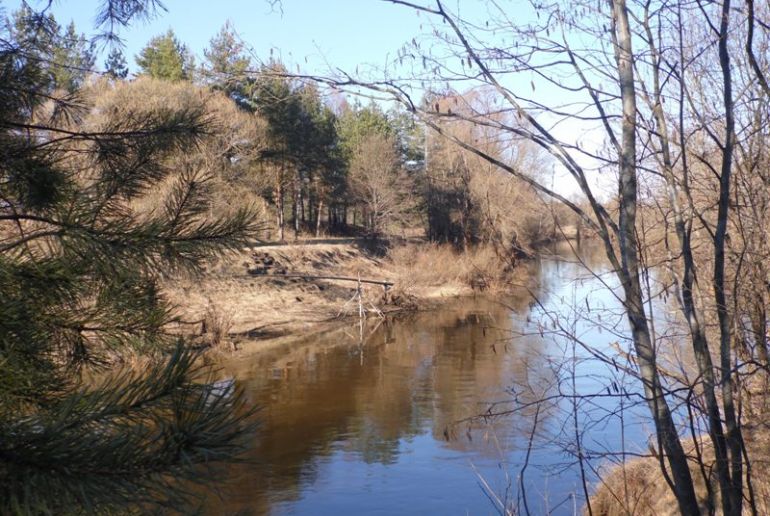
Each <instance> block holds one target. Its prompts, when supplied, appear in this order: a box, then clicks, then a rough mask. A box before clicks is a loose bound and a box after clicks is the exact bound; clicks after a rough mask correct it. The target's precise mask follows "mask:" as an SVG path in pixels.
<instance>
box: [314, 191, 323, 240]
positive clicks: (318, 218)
mask: <svg viewBox="0 0 770 516" xmlns="http://www.w3.org/2000/svg"><path fill="white" fill-rule="evenodd" d="M323 209H324V200H323V199H320V198H319V199H318V208H317V209H316V212H315V213H316V215H315V236H316V237H318V236H320V235H321V212H322V211H323Z"/></svg>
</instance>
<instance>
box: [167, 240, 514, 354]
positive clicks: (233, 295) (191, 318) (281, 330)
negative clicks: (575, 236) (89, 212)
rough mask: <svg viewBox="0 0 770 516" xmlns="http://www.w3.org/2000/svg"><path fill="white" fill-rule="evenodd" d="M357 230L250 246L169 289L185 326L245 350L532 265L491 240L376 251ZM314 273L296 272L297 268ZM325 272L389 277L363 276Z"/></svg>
mask: <svg viewBox="0 0 770 516" xmlns="http://www.w3.org/2000/svg"><path fill="white" fill-rule="evenodd" d="M365 244H366V243H365V242H363V241H361V240H357V239H324V240H310V241H305V242H300V243H297V244H289V245H265V246H259V247H254V248H252V249H248V250H244V251H242V252H240V253H237V254H234V255H231V256H229V257H227V258H226V259H222V260H220V261H219V262H217V263H215V264H212V265H211V266H209V268H208V269H207V271H206V273H205V274H204V275H203V276H202V277H198V278H173V279H171V280H169V281H167V282H166V284H165V285H164V288H163V291H164V294H165V295H166V296H167V297H168V299H169V300H170V301H171V302H172V303H174V304H175V305H177V306H179V307H180V312H179V315H180V318H181V319H182V320H184V321H187V322H189V323H191V324H189V325H182V328H185V331H190V332H193V333H201V332H203V333H204V335H203V338H207V339H209V340H210V341H212V342H213V343H214V344H216V345H217V346H221V347H224V348H230V349H233V350H241V351H248V349H247V348H253V347H255V346H256V347H264V346H272V345H276V344H280V343H282V342H285V341H286V340H287V339H296V338H298V337H301V336H303V335H307V334H309V333H317V332H322V331H326V330H331V329H333V328H335V327H338V326H339V325H340V323H341V322H345V321H349V320H350V319H351V318H357V317H358V315H359V309H360V306H361V305H362V306H363V307H364V308H365V309H367V310H371V311H373V312H378V311H379V312H384V313H392V312H398V311H413V310H418V309H429V308H432V307H435V306H437V305H439V304H441V303H443V302H444V301H446V300H448V299H452V298H457V297H461V296H467V295H472V294H474V293H478V292H482V291H484V292H490V291H491V292H494V291H504V290H505V289H506V288H507V286H509V285H511V284H513V283H515V282H516V280H517V279H520V278H522V277H523V278H526V273H521V272H519V271H516V270H512V269H511V267H510V266H509V264H505V263H503V262H501V260H500V258H499V257H498V256H497V255H496V254H495V253H494V252H493V251H492V250H491V249H487V248H481V249H476V250H474V251H470V252H466V253H457V252H456V251H454V250H453V249H451V248H450V247H449V246H436V245H429V244H417V243H409V244H400V245H396V246H394V247H391V248H390V249H389V250H388V251H387V253H385V254H382V253H374V252H371V251H370V250H369V249H368V248H367V246H366V245H365ZM303 275H304V276H307V277H304V278H302V277H297V276H303ZM318 276H324V277H329V276H340V277H347V278H359V277H360V278H362V279H368V280H376V281H384V282H390V283H392V286H389V287H388V288H385V287H384V286H382V285H376V284H362V295H361V299H360V302H359V298H358V296H357V288H358V284H357V283H356V282H355V281H344V280H335V279H319V278H316V277H318Z"/></svg>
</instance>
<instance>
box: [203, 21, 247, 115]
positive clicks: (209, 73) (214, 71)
mask: <svg viewBox="0 0 770 516" xmlns="http://www.w3.org/2000/svg"><path fill="white" fill-rule="evenodd" d="M203 56H204V62H203V65H202V67H201V75H202V77H203V80H204V81H205V82H206V83H207V84H209V85H211V86H212V87H214V88H217V89H221V90H223V91H225V92H226V93H227V94H228V95H229V96H231V97H233V98H234V99H235V100H236V101H237V102H239V103H242V102H243V101H244V100H245V99H246V97H247V91H246V90H247V83H246V81H247V72H248V70H249V67H250V66H251V59H250V58H249V56H248V55H246V53H245V47H244V45H243V43H242V42H241V40H240V39H239V38H238V35H237V34H236V32H235V29H234V28H233V26H232V24H231V23H230V21H227V22H226V23H225V24H224V26H223V27H222V28H221V29H220V30H219V32H218V33H217V35H216V36H214V37H213V38H212V39H211V41H210V42H209V47H208V48H207V49H205V50H204V51H203Z"/></svg>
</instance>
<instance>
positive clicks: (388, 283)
mask: <svg viewBox="0 0 770 516" xmlns="http://www.w3.org/2000/svg"><path fill="white" fill-rule="evenodd" d="M269 277H272V278H301V279H322V280H339V281H355V282H356V283H358V282H361V283H371V284H372V285H382V286H383V287H392V286H393V282H391V281H380V280H368V279H359V278H348V277H345V276H310V275H307V274H271V275H270V276H269Z"/></svg>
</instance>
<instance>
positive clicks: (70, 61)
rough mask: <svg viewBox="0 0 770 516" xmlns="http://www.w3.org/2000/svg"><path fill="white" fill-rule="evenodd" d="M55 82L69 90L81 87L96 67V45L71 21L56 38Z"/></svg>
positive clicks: (54, 51)
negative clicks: (79, 32) (79, 31)
mask: <svg viewBox="0 0 770 516" xmlns="http://www.w3.org/2000/svg"><path fill="white" fill-rule="evenodd" d="M52 61H53V63H52V73H53V79H54V84H55V85H56V87H57V88H62V89H64V90H67V91H69V92H73V91H75V90H77V89H79V88H80V87H81V86H82V85H83V82H84V81H85V78H86V76H87V75H88V73H90V72H91V70H92V69H93V67H94V61H95V55H94V45H93V44H92V43H89V42H88V40H87V39H86V37H85V35H83V34H78V33H77V31H76V30H75V24H74V23H72V22H71V23H70V24H69V25H67V29H66V31H65V32H64V34H62V35H58V34H57V37H56V40H55V45H54V49H53V59H52Z"/></svg>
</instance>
